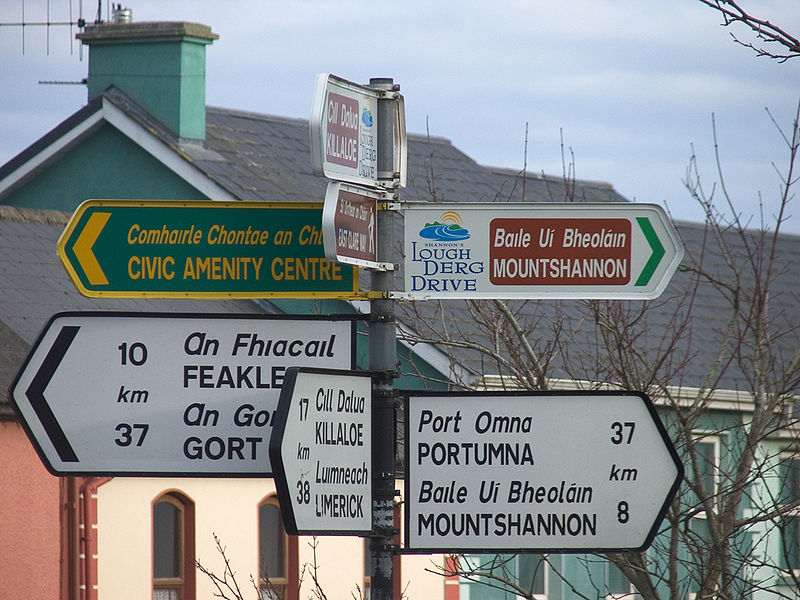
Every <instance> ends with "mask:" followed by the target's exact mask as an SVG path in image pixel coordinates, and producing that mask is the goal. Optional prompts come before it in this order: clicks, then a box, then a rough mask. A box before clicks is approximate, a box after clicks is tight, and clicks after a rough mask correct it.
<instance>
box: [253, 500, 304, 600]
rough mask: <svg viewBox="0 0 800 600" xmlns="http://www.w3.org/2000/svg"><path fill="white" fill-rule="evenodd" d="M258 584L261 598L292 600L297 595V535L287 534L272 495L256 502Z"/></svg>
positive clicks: (265, 599)
mask: <svg viewBox="0 0 800 600" xmlns="http://www.w3.org/2000/svg"><path fill="white" fill-rule="evenodd" d="M258 557H259V558H258V563H259V565H260V567H259V578H258V586H259V592H260V595H261V599H262V600H278V599H280V600H295V599H296V598H297V596H298V591H299V590H298V588H299V581H298V577H299V576H298V572H297V571H298V562H299V557H298V548H297V537H296V536H290V535H287V534H286V530H285V529H284V528H283V521H282V520H281V509H280V506H279V505H278V499H277V497H275V496H268V497H267V498H266V499H265V500H263V501H262V502H261V504H259V506H258Z"/></svg>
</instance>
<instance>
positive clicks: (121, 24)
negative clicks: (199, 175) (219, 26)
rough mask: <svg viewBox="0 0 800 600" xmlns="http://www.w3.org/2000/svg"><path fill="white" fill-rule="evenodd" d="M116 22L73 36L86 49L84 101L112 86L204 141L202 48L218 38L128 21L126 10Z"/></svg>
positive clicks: (191, 26)
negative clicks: (86, 47) (122, 16)
mask: <svg viewBox="0 0 800 600" xmlns="http://www.w3.org/2000/svg"><path fill="white" fill-rule="evenodd" d="M120 7H121V5H120ZM115 21H116V22H112V23H96V24H93V25H88V24H87V25H86V28H85V29H84V31H83V32H82V33H79V34H77V36H76V37H77V38H78V39H79V40H81V42H83V43H84V44H86V45H87V46H89V76H88V78H87V84H88V88H89V99H91V98H93V97H94V96H96V95H97V94H100V93H101V92H102V91H103V90H105V89H106V88H107V87H109V86H111V85H115V86H117V87H118V88H119V89H121V90H122V91H124V92H125V93H126V94H128V95H129V96H130V97H131V98H133V99H134V100H136V102H138V103H139V104H141V105H142V106H143V107H144V108H146V109H147V110H148V111H149V112H150V114H152V115H153V116H154V117H155V118H156V119H158V120H159V121H161V122H162V123H164V124H165V125H166V126H167V127H169V128H170V129H172V131H174V132H175V133H176V134H177V135H178V136H180V137H182V138H189V139H205V137H206V46H207V45H208V44H210V43H211V42H213V41H214V40H216V39H217V38H218V37H219V36H218V35H217V34H215V33H211V28H210V27H208V26H207V25H199V24H197V23H184V22H180V21H176V22H142V23H133V22H130V12H128V14H127V15H126V18H122V19H119V20H115Z"/></svg>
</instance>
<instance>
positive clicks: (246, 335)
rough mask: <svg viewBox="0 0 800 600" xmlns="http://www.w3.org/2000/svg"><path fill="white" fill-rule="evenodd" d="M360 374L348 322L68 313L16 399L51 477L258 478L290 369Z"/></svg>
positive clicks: (41, 343) (24, 375)
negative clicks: (301, 367) (306, 368)
mask: <svg viewBox="0 0 800 600" xmlns="http://www.w3.org/2000/svg"><path fill="white" fill-rule="evenodd" d="M298 365H299V366H304V365H305V366H316V367H326V368H335V369H351V368H354V367H355V321H354V320H353V319H352V318H350V317H334V316H330V317H306V318H303V317H288V318H287V317H284V316H272V315H269V316H266V315H265V316H262V315H258V316H249V317H248V316H233V315H219V314H203V315H187V314H169V313H91V312H85V313H61V314H57V315H55V316H54V317H53V318H52V319H50V321H49V322H48V324H47V325H46V327H45V329H44V330H43V331H42V333H41V335H40V336H39V339H38V340H37V341H36V343H35V344H34V346H33V348H32V349H31V351H30V354H29V355H28V357H27V359H26V361H25V363H24V364H23V366H22V368H21V370H20V372H19V374H18V375H17V378H16V380H15V381H14V383H13V385H12V388H11V400H12V402H13V404H14V406H15V408H16V410H17V412H18V413H19V415H20V417H21V419H20V421H21V422H22V423H23V424H24V425H25V427H26V429H27V431H28V434H29V437H30V438H31V440H32V441H33V442H34V444H35V445H36V447H37V450H38V452H39V455H40V456H41V458H42V461H43V462H44V463H45V465H46V466H47V467H48V469H49V470H50V471H51V472H52V473H56V474H62V475H80V474H89V475H171V476H172V475H191V476H239V477H241V476H258V477H264V476H268V475H270V474H271V473H272V467H271V464H270V459H269V453H268V447H269V440H270V436H271V433H272V428H273V426H274V425H275V418H276V417H275V411H276V409H277V406H278V398H279V395H280V390H281V385H282V384H283V378H284V376H285V373H286V370H287V369H288V368H289V367H292V366H298Z"/></svg>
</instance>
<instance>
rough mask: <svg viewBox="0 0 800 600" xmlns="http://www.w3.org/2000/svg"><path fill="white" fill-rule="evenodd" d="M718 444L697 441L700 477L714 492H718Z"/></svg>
mask: <svg viewBox="0 0 800 600" xmlns="http://www.w3.org/2000/svg"><path fill="white" fill-rule="evenodd" d="M715 450H716V444H714V442H698V443H697V468H698V470H699V472H698V473H697V475H698V477H699V478H700V479H702V481H703V485H704V486H705V488H706V490H707V491H708V492H709V493H710V494H713V493H715V492H716V486H715V479H714V475H715V471H716V468H715V467H716V451H715Z"/></svg>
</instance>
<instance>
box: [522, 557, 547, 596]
mask: <svg viewBox="0 0 800 600" xmlns="http://www.w3.org/2000/svg"><path fill="white" fill-rule="evenodd" d="M545 566H546V565H545V562H544V560H543V559H542V555H541V554H520V555H519V556H517V577H518V582H519V585H520V587H522V588H523V589H525V590H528V591H530V592H531V593H532V594H544V572H545Z"/></svg>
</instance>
